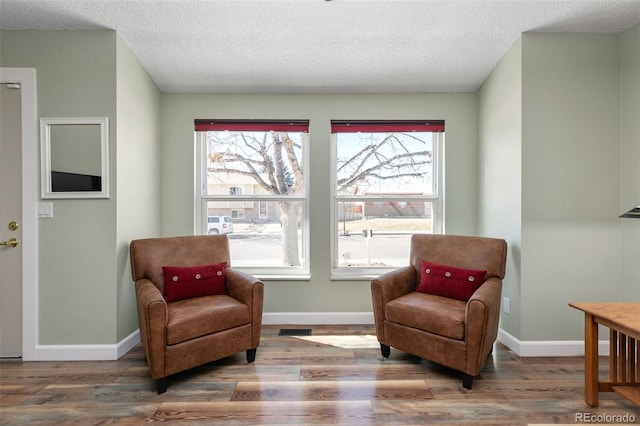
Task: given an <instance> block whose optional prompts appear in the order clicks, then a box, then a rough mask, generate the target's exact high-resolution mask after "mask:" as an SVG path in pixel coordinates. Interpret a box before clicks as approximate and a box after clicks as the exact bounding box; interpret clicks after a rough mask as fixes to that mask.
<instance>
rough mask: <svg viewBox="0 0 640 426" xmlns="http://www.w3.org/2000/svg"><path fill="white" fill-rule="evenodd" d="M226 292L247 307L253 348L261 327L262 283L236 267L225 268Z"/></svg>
mask: <svg viewBox="0 0 640 426" xmlns="http://www.w3.org/2000/svg"><path fill="white" fill-rule="evenodd" d="M226 284H227V294H228V295H229V296H231V297H233V298H235V299H237V300H239V301H241V302H242V303H244V304H245V305H247V306H248V307H249V310H250V315H251V322H252V324H253V330H252V334H251V336H252V337H251V341H252V344H253V347H254V348H257V347H258V346H259V345H260V331H261V328H262V305H263V303H264V284H263V283H262V281H260V280H259V279H257V278H256V277H254V276H252V275H249V274H247V273H246V272H242V271H239V270H237V269H232V268H227V271H226Z"/></svg>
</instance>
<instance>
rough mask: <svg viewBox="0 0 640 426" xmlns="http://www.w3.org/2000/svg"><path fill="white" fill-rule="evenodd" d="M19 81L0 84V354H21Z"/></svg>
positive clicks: (9, 356)
mask: <svg viewBox="0 0 640 426" xmlns="http://www.w3.org/2000/svg"><path fill="white" fill-rule="evenodd" d="M21 123H22V118H21V89H20V84H7V83H2V84H0V244H1V245H0V357H1V358H17V357H21V356H22V245H21V239H22V224H21V223H20V219H21V218H22V191H21V189H22V178H21V170H22V168H21V165H22V161H21V158H22V154H21V146H22V133H21Z"/></svg>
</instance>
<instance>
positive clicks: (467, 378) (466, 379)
mask: <svg viewBox="0 0 640 426" xmlns="http://www.w3.org/2000/svg"><path fill="white" fill-rule="evenodd" d="M471 386H473V376H472V375H471V374H467V373H463V375H462V387H463V388H465V389H471Z"/></svg>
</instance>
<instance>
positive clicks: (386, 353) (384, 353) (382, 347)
mask: <svg viewBox="0 0 640 426" xmlns="http://www.w3.org/2000/svg"><path fill="white" fill-rule="evenodd" d="M380 351H381V352H382V356H383V357H385V358H389V355H391V348H390V347H389V346H387V345H385V344H384V343H380Z"/></svg>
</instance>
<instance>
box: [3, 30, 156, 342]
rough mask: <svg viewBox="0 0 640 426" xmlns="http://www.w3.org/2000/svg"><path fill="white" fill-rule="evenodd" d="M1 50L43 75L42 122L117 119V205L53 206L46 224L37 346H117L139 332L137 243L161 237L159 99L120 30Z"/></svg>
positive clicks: (12, 41) (13, 36) (16, 40)
mask: <svg viewBox="0 0 640 426" xmlns="http://www.w3.org/2000/svg"><path fill="white" fill-rule="evenodd" d="M0 43H1V45H0V48H1V49H0V65H1V66H3V67H33V68H36V70H37V71H36V72H37V97H38V117H39V118H43V117H57V118H60V117H108V118H109V127H110V128H109V135H110V137H109V139H110V140H109V144H110V149H109V151H110V152H109V157H110V169H109V170H110V179H111V181H110V187H111V197H110V198H109V199H81V200H63V199H55V200H46V201H47V202H51V203H52V204H53V218H52V219H39V220H38V257H39V259H38V271H39V272H38V289H37V292H38V308H39V309H38V312H37V318H38V338H37V339H38V344H39V345H74V344H76V345H94V344H95V345H100V344H115V343H118V342H119V341H121V340H122V339H123V338H125V337H126V336H128V335H129V334H131V333H133V332H134V331H135V330H136V329H137V315H136V313H135V296H134V293H133V284H132V282H131V277H130V272H129V269H128V268H129V266H128V242H129V240H130V239H132V238H135V237H137V236H148V235H157V234H158V233H159V232H160V226H159V213H158V196H159V190H158V187H159V184H158V183H157V175H158V171H157V164H158V160H157V158H158V150H157V145H158V118H159V104H160V100H159V97H160V92H159V90H158V89H157V87H156V86H155V84H154V83H153V81H152V80H151V79H150V78H149V76H148V75H147V73H146V71H145V70H144V69H143V68H142V67H141V66H140V64H139V62H138V61H137V59H136V58H135V57H134V56H133V54H132V53H131V51H130V50H129V48H128V47H127V46H126V44H125V43H124V42H123V41H122V40H121V38H120V37H119V36H118V35H117V34H116V33H115V32H114V31H12V30H4V31H2V32H1V36H0ZM38 168H39V167H38ZM34 315H36V314H34Z"/></svg>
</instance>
